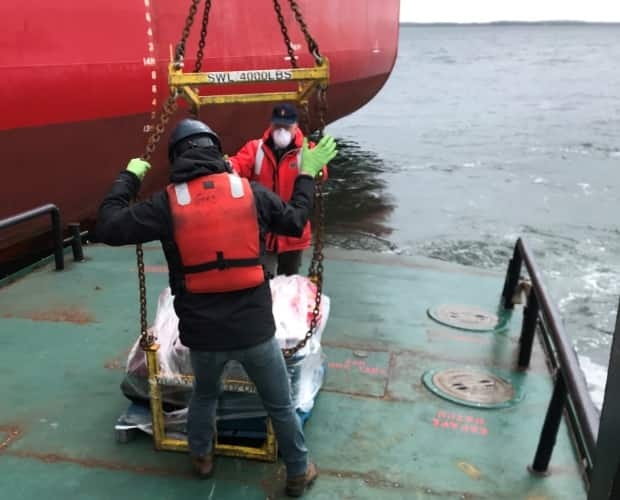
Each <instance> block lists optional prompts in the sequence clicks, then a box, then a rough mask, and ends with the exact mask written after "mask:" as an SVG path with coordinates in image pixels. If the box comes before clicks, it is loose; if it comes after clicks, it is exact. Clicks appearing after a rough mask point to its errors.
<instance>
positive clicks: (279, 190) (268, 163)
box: [229, 128, 327, 253]
mask: <svg viewBox="0 0 620 500" xmlns="http://www.w3.org/2000/svg"><path fill="white" fill-rule="evenodd" d="M270 134H271V128H268V129H267V130H266V131H265V133H264V134H263V137H262V138H261V139H254V140H252V141H249V142H248V143H246V145H245V146H243V147H242V148H241V149H240V150H239V152H238V153H237V154H236V155H235V156H231V157H230V158H229V160H230V163H231V165H232V168H233V169H234V170H235V172H237V173H238V174H239V175H240V176H241V177H245V178H246V179H250V180H252V181H257V182H259V183H260V184H262V185H263V186H265V187H266V188H268V189H271V190H272V191H273V192H274V193H276V194H277V195H278V196H280V198H282V200H284V201H289V200H290V199H291V196H292V195H293V187H294V185H295V179H296V178H297V176H298V175H299V172H300V171H301V165H300V163H301V148H302V146H303V141H304V135H303V133H302V132H301V130H299V128H298V129H297V132H296V133H295V138H294V143H295V147H294V148H293V149H291V150H289V151H287V152H286V153H285V154H284V156H282V158H281V159H280V163H279V164H277V165H276V157H275V155H274V153H273V151H272V150H271V148H270V147H269V145H268V144H267V141H268V139H269V136H270ZM309 146H310V147H314V143H312V142H311V143H310V144H309ZM326 179H327V167H323V180H324V181H325V180H326ZM311 235H312V232H311V229H310V221H308V223H307V224H306V227H305V228H304V232H303V234H302V236H301V238H293V237H290V236H278V235H275V234H268V235H267V239H266V249H267V250H268V251H270V252H274V251H277V252H278V253H282V252H290V251H293V250H303V249H305V248H308V247H309V246H310V242H311V239H312V236H311Z"/></svg>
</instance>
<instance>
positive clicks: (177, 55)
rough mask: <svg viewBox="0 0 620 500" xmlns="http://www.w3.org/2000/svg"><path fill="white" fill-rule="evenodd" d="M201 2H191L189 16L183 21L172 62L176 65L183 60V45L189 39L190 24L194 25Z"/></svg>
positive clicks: (196, 0)
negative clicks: (183, 24) (181, 32)
mask: <svg viewBox="0 0 620 500" xmlns="http://www.w3.org/2000/svg"><path fill="white" fill-rule="evenodd" d="M201 1H202V0H192V5H191V6H190V8H189V14H188V15H187V18H186V19H185V26H184V27H183V35H181V40H180V41H179V43H178V44H177V47H176V51H175V57H174V60H175V62H176V63H177V64H181V63H182V62H183V58H184V57H185V44H186V43H187V39H188V38H189V32H190V31H191V29H192V24H194V17H196V12H197V11H198V4H200V2H201Z"/></svg>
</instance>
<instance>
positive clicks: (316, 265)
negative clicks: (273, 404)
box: [282, 182, 325, 359]
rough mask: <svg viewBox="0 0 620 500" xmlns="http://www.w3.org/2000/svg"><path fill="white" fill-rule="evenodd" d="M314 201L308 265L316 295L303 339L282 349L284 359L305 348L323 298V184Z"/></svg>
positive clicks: (315, 326) (316, 324)
mask: <svg viewBox="0 0 620 500" xmlns="http://www.w3.org/2000/svg"><path fill="white" fill-rule="evenodd" d="M315 201H316V208H317V223H316V226H315V228H316V229H315V233H316V234H315V241H314V252H313V255H312V263H311V264H310V271H309V274H310V279H311V280H312V281H313V282H314V284H315V285H316V295H315V299H314V309H313V310H312V318H311V319H310V327H309V328H308V331H307V332H306V335H305V336H304V338H303V339H302V340H301V341H299V343H298V344H297V345H296V346H294V347H291V348H289V349H282V354H283V355H284V357H285V358H287V359H288V358H291V357H292V356H294V355H295V354H296V353H297V352H298V351H299V350H301V349H303V348H304V347H306V344H307V343H308V341H309V340H310V338H311V337H312V336H313V335H314V333H315V332H316V328H317V326H318V323H319V314H320V311H321V299H322V298H323V259H324V257H323V243H324V232H323V229H324V227H325V225H324V217H325V208H324V198H323V183H322V182H319V183H317V185H316V191H315Z"/></svg>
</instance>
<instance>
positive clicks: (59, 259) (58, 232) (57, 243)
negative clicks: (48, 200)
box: [50, 207, 65, 271]
mask: <svg viewBox="0 0 620 500" xmlns="http://www.w3.org/2000/svg"><path fill="white" fill-rule="evenodd" d="M50 214H51V216H52V237H53V239H54V260H55V261H56V271H62V270H63V269H64V268H65V256H64V251H63V241H62V223H61V221H60V210H58V208H57V207H53V208H52V209H51V210H50Z"/></svg>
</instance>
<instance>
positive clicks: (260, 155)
mask: <svg viewBox="0 0 620 500" xmlns="http://www.w3.org/2000/svg"><path fill="white" fill-rule="evenodd" d="M264 158H265V152H264V151H263V140H262V139H261V140H259V141H258V149H257V150H256V158H255V159H254V175H255V176H256V177H258V176H259V175H260V171H261V168H262V167H263V159H264Z"/></svg>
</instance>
